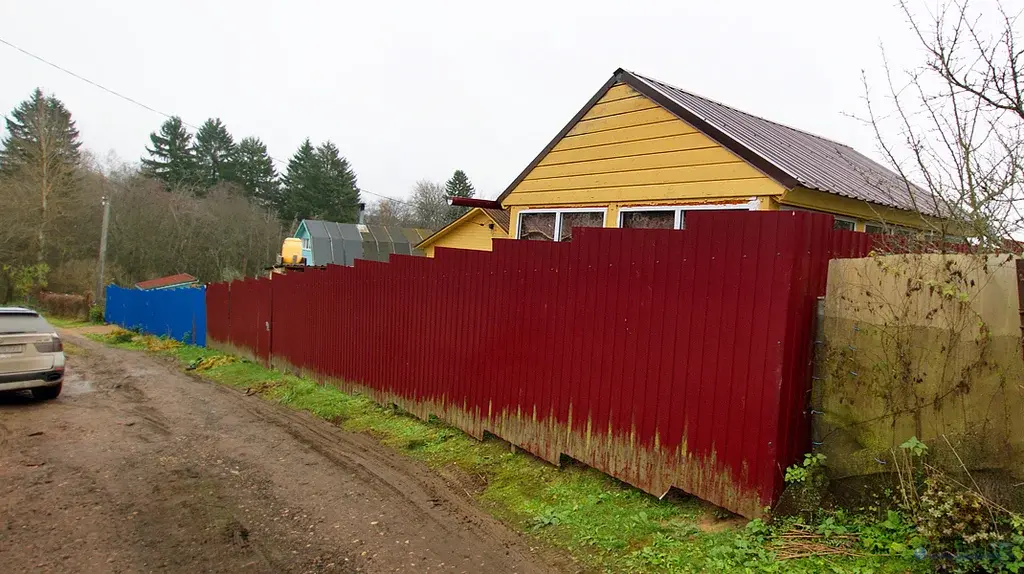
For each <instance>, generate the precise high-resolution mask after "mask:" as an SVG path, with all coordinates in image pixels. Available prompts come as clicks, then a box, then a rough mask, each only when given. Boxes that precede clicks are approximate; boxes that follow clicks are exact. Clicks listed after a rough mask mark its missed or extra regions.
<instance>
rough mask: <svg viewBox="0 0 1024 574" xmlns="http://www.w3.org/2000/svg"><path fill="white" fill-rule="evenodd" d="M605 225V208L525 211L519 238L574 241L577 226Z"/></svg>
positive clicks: (521, 219)
mask: <svg viewBox="0 0 1024 574" xmlns="http://www.w3.org/2000/svg"><path fill="white" fill-rule="evenodd" d="M603 226H604V210H603V209H601V210H596V209H594V210H565V211H557V210H553V211H524V212H521V213H520V214H519V239H526V240H533V241H572V235H573V230H574V229H576V228H579V227H603Z"/></svg>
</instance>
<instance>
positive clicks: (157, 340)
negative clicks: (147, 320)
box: [142, 335, 181, 351]
mask: <svg viewBox="0 0 1024 574" xmlns="http://www.w3.org/2000/svg"><path fill="white" fill-rule="evenodd" d="M142 340H143V343H144V344H145V345H146V350H147V351H170V350H172V349H177V348H178V347H180V346H181V343H180V342H178V341H175V340H174V339H171V338H170V337H154V336H153V335H146V336H145V337H143V339H142Z"/></svg>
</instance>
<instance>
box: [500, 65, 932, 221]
mask: <svg viewBox="0 0 1024 574" xmlns="http://www.w3.org/2000/svg"><path fill="white" fill-rule="evenodd" d="M618 83H624V84H628V85H629V86H630V87H632V88H633V89H635V90H636V91H637V92H639V93H641V94H643V95H645V96H647V97H648V98H650V99H652V100H654V101H655V102H656V103H658V104H660V105H661V106H662V107H664V108H665V109H667V110H668V111H670V112H672V113H673V114H675V115H676V116H678V117H679V118H681V119H683V120H684V121H686V122H688V123H690V124H691V125H693V126H694V127H695V128H697V129H698V130H700V131H701V132H703V133H704V134H706V135H707V136H709V137H710V138H712V139H713V140H715V141H717V142H718V143H720V144H722V145H723V146H724V147H726V148H727V149H729V150H730V151H732V152H733V153H735V154H736V155H738V156H740V157H741V158H743V159H744V160H746V161H747V162H749V163H750V164H752V165H753V166H755V167H757V168H758V169H760V170H761V171H763V172H764V173H765V174H766V175H768V176H769V177H771V178H772V179H775V180H776V181H778V182H779V183H780V184H782V185H783V186H785V187H787V188H790V189H792V188H794V187H806V188H809V189H814V190H818V191H824V192H827V193H834V194H836V195H841V196H844V197H849V198H852V199H859V200H863V201H868V202H871V203H875V204H878V205H884V206H888V207H895V208H898V209H907V210H911V211H919V212H922V213H926V214H931V215H936V214H937V213H938V212H939V210H938V209H936V205H935V202H934V201H933V200H932V199H931V198H929V196H928V194H927V193H926V192H924V191H923V190H921V189H920V188H917V187H915V186H913V185H908V184H907V183H906V182H905V181H904V180H903V179H902V178H901V177H900V176H899V175H898V174H896V173H894V172H893V171H891V170H890V169H888V168H886V167H884V166H882V165H881V164H879V163H878V162H875V161H874V160H872V159H870V158H868V157H867V156H865V155H864V154H861V153H860V152H858V151H856V150H855V149H853V148H851V147H849V146H847V145H844V144H841V143H838V142H835V141H832V140H829V139H826V138H823V137H821V136H816V135H814V134H811V133H808V132H805V131H801V130H798V129H795V128H791V127H788V126H784V125H782V124H779V123H776V122H773V121H770V120H766V119H764V118H761V117H758V116H755V115H751V114H748V113H746V112H742V111H740V110H737V109H735V108H732V107H729V106H727V105H725V104H722V103H719V102H716V101H714V100H710V99H708V98H704V97H701V96H698V95H696V94H693V93H690V92H687V91H685V90H681V89H679V88H676V87H675V86H671V85H669V84H666V83H663V82H659V81H657V80H654V79H651V78H647V77H645V76H641V75H640V74H636V73H633V72H629V71H627V70H623V69H621V68H620V69H618V70H616V71H615V73H614V74H613V75H612V77H611V79H609V80H608V82H606V83H605V84H604V86H602V87H601V89H600V90H598V92H597V93H596V94H594V97H593V98H591V99H590V101H589V102H587V104H586V105H585V106H584V107H583V108H582V109H581V110H580V111H579V112H578V113H577V114H576V116H575V117H574V118H573V119H572V120H571V121H570V122H569V123H568V124H567V125H566V126H565V127H564V128H563V129H562V131H561V132H559V134H558V135H557V136H555V138H554V139H553V140H552V141H551V142H550V143H549V144H548V146H547V147H546V148H544V150H543V151H542V152H541V153H540V155H538V156H537V158H536V159H534V161H533V162H532V163H531V164H530V165H529V166H527V168H526V169H525V170H523V173H521V174H520V175H519V177H517V178H516V180H515V181H513V182H512V184H511V185H510V186H509V187H508V188H507V189H506V190H505V191H504V192H503V193H502V194H501V195H500V196H499V197H498V201H502V200H504V199H505V197H507V196H508V194H509V193H511V192H512V190H513V189H514V188H515V187H516V186H517V185H519V183H520V182H521V181H522V180H523V179H524V178H525V177H526V175H527V174H528V173H529V172H530V171H531V170H532V169H533V168H534V167H536V165H537V164H538V163H539V162H540V160H541V159H543V157H544V156H545V155H546V154H547V153H548V152H549V151H551V149H552V148H554V146H555V144H557V143H558V140H560V139H561V138H562V137H563V136H564V135H565V134H567V133H568V132H569V130H571V129H572V126H573V125H575V124H576V122H577V121H579V120H580V119H581V118H582V117H583V116H584V115H586V113H587V112H588V111H589V110H590V108H591V107H593V106H594V104H596V103H597V102H598V101H599V100H600V99H601V97H602V96H603V95H604V93H605V92H607V91H608V89H610V88H611V87H612V86H613V85H615V84H618Z"/></svg>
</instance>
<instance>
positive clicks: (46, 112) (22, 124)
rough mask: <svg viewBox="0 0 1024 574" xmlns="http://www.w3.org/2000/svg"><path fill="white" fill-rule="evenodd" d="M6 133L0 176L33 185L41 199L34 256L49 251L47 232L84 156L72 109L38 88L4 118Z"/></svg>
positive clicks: (42, 258)
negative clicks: (70, 110)
mask: <svg viewBox="0 0 1024 574" xmlns="http://www.w3.org/2000/svg"><path fill="white" fill-rule="evenodd" d="M5 120H6V124H7V137H5V138H4V139H3V140H2V141H0V146H2V147H0V174H2V175H3V176H5V177H7V178H9V179H10V180H11V181H14V182H16V183H17V185H18V186H21V187H24V188H28V189H31V196H32V197H34V198H37V200H38V201H39V203H38V204H36V206H37V207H38V208H39V210H38V212H37V213H38V214H39V218H38V220H36V221H35V222H34V224H35V228H36V245H35V248H36V260H37V261H38V262H39V263H42V262H44V261H45V260H46V255H47V247H48V245H47V235H48V234H49V232H50V229H51V227H55V226H58V223H55V221H56V219H57V216H59V215H60V213H61V211H62V210H63V208H64V207H65V206H66V205H67V204H68V202H69V201H70V200H71V199H72V197H71V196H72V195H73V194H74V192H75V190H76V189H77V180H78V169H79V167H81V161H82V155H81V151H80V148H81V147H82V143H81V142H80V141H79V139H78V138H79V135H78V128H76V127H75V122H74V120H72V119H71V112H69V111H68V110H67V108H65V107H64V103H63V102H61V101H60V100H58V99H57V98H56V97H55V96H52V95H50V96H47V95H46V94H44V93H43V91H42V90H41V89H39V88H36V90H35V91H34V92H32V95H31V96H29V99H27V100H25V101H23V102H21V103H20V104H18V106H17V107H15V108H14V110H13V111H12V112H11V114H10V116H8V117H6V118H5Z"/></svg>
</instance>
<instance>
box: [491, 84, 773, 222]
mask: <svg viewBox="0 0 1024 574" xmlns="http://www.w3.org/2000/svg"><path fill="white" fill-rule="evenodd" d="M784 191H785V189H784V188H783V187H782V186H781V185H779V184H778V183H776V182H775V181H774V180H772V179H770V178H769V177H767V176H766V175H764V174H763V173H761V172H760V171H758V170H757V169H756V168H754V167H753V166H751V165H750V164H748V163H747V162H745V161H743V160H742V159H740V158H739V157H738V156H736V155H735V154H733V153H732V152H730V151H728V150H727V149H725V148H724V147H722V146H720V145H718V144H717V143H715V142H714V141H713V140H711V139H710V138H708V137H707V136H705V135H704V134H702V133H700V132H698V131H697V130H696V129H695V128H694V127H693V126H691V125H690V124H688V123H686V122H684V121H683V120H681V119H679V118H677V117H676V116H674V115H672V114H671V113H669V112H668V111H667V110H665V109H664V108H662V107H660V106H659V105H657V104H656V103H655V102H653V101H652V100H650V99H648V98H647V97H645V96H642V95H640V94H639V93H637V92H636V91H634V90H633V89H632V88H630V87H629V86H626V85H621V84H620V85H617V86H614V87H612V88H611V89H610V90H609V91H608V92H607V93H606V94H605V95H604V97H602V98H601V100H600V101H599V102H598V103H597V104H595V105H594V106H593V107H592V108H591V109H590V110H589V111H588V112H587V114H586V115H585V116H584V117H583V118H582V119H581V120H580V121H579V122H577V123H576V125H574V126H573V127H572V129H571V130H570V131H569V132H568V133H567V134H566V136H565V137H563V138H562V139H561V140H559V142H558V143H557V144H556V145H555V146H554V148H552V150H551V151H550V152H549V153H548V154H546V155H545V156H544V157H543V158H542V159H541V161H540V162H539V163H538V164H537V166H536V167H535V168H534V169H533V170H531V171H530V173H528V174H527V175H526V177H525V178H524V179H523V181H521V182H520V183H519V185H518V186H516V188H515V189H513V190H512V192H511V193H510V194H509V195H508V197H506V198H505V199H504V201H503V202H502V203H503V205H504V206H506V207H512V208H516V207H519V208H525V207H532V208H541V207H556V206H568V207H580V206H583V205H587V204H589V205H595V206H602V207H609V212H608V217H607V218H606V222H605V224H606V225H615V223H616V221H617V215H616V217H614V218H613V217H612V214H613V212H617V205H619V204H634V205H636V204H641V205H642V204H646V203H675V204H682V203H692V202H695V201H703V202H709V201H710V202H716V203H717V202H718V201H724V200H729V199H735V198H740V199H742V200H746V199H749V198H750V197H752V196H777V195H781V194H782V193H783V192H784ZM515 211H518V209H516V210H515ZM512 215H513V227H515V222H516V217H515V215H516V214H515V213H513V214H512Z"/></svg>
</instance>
